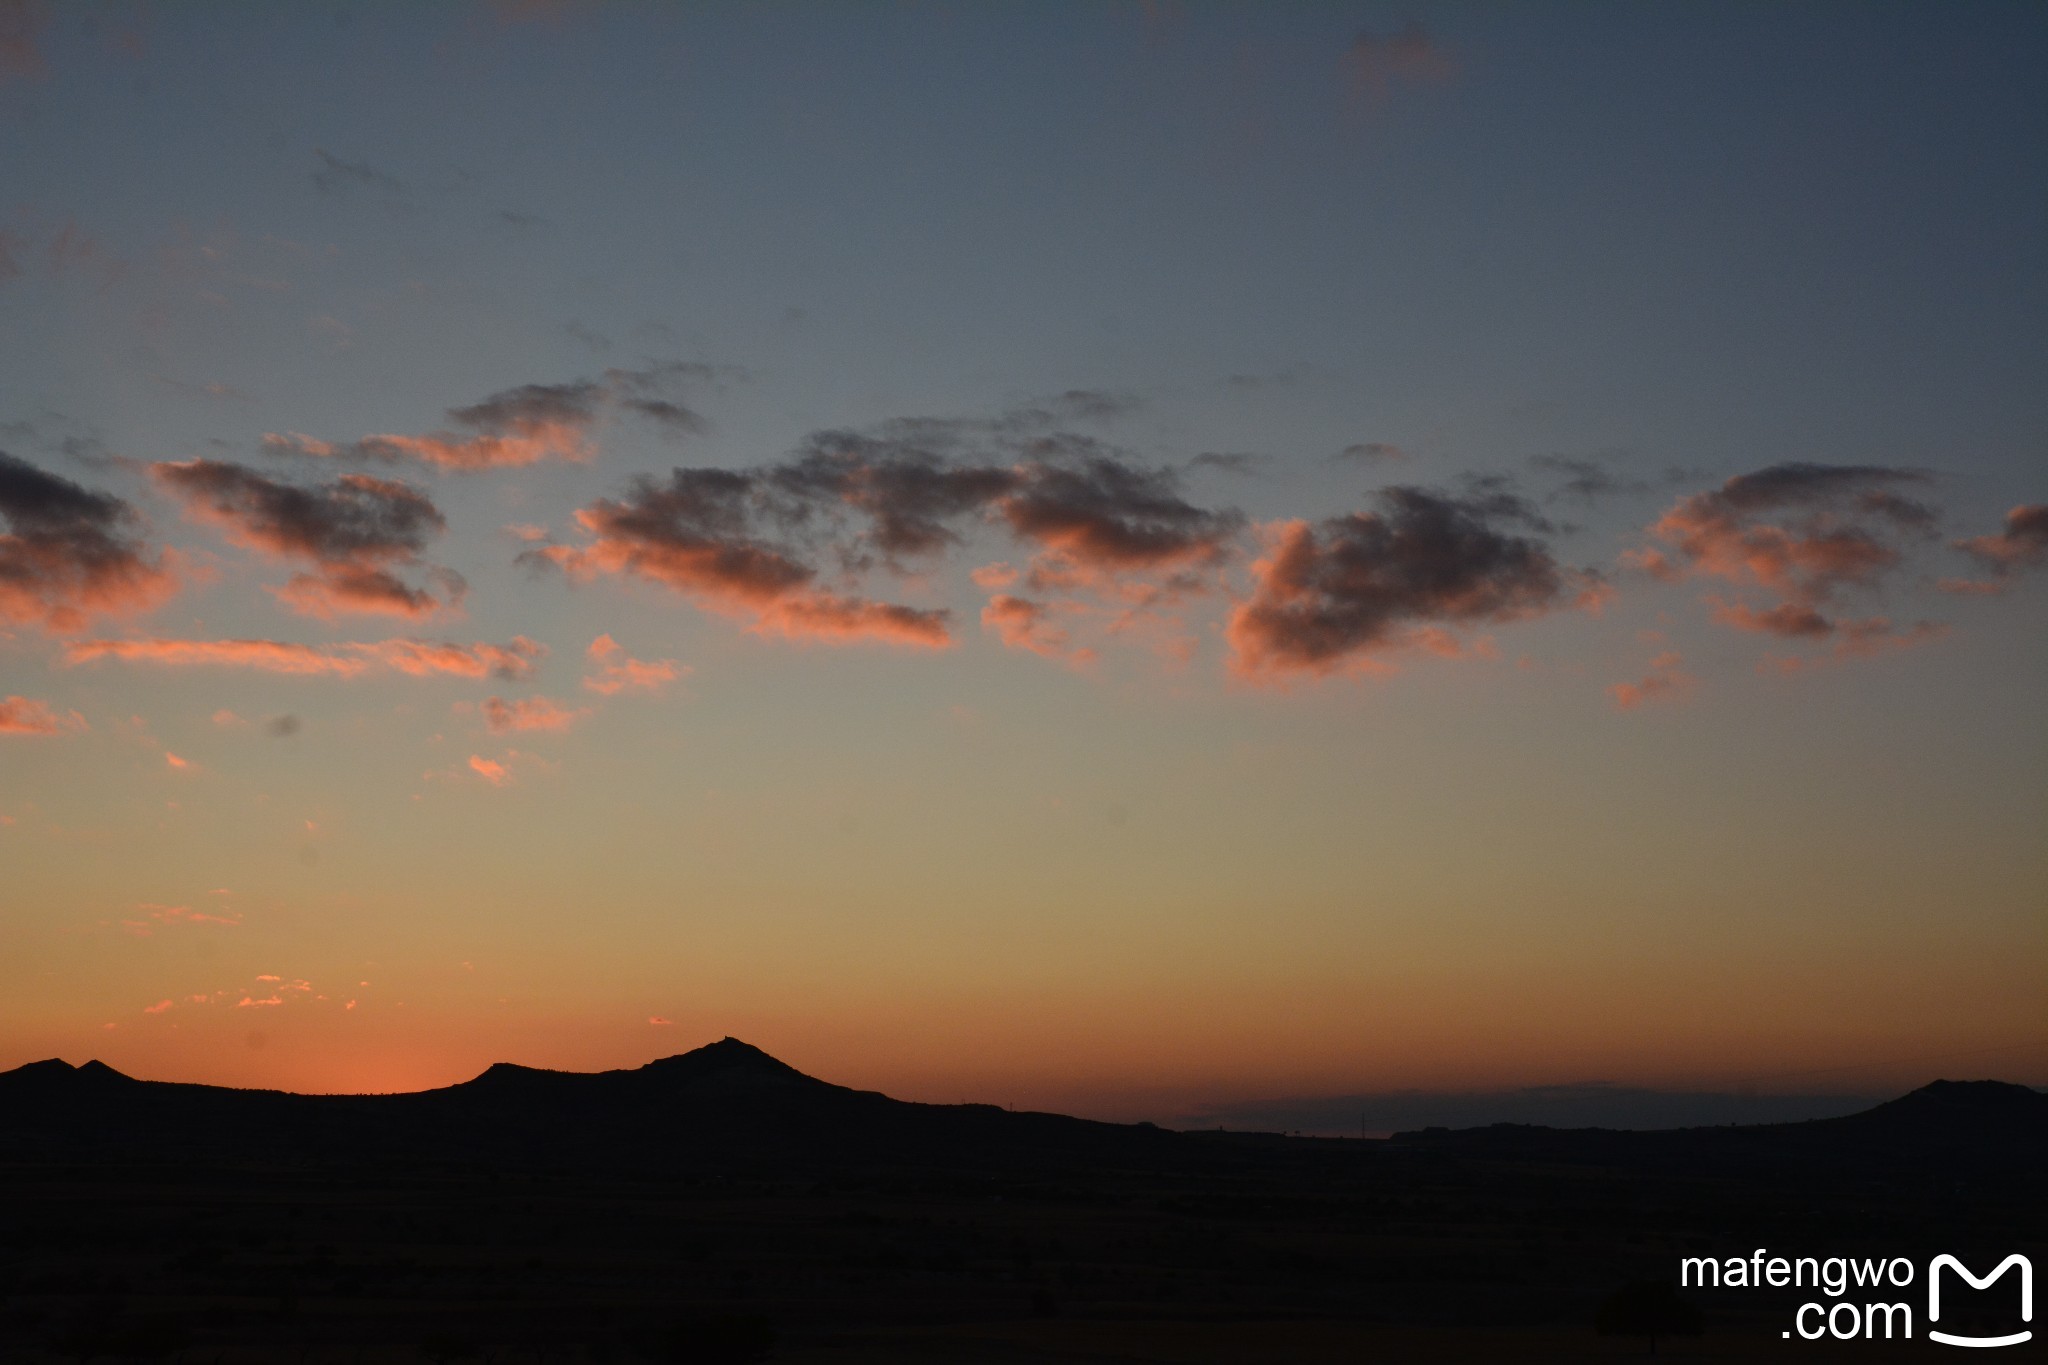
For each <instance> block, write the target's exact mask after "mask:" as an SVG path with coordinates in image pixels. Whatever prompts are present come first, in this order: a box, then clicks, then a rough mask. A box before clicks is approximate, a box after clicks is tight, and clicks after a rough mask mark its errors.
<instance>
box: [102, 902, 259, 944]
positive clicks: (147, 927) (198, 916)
mask: <svg viewBox="0 0 2048 1365" xmlns="http://www.w3.org/2000/svg"><path fill="white" fill-rule="evenodd" d="M135 908H136V910H137V911H138V912H140V913H141V915H142V918H140V919H124V920H122V921H121V927H122V928H124V929H126V930H127V931H128V932H129V933H131V934H133V935H135V936H136V937H137V938H148V937H150V936H151V935H152V934H153V933H154V932H155V931H156V930H157V929H159V928H172V929H175V928H178V927H180V926H183V925H200V926H206V925H212V926H215V927H218V928H222V929H233V928H236V927H238V926H239V925H240V924H241V923H242V921H241V917H240V916H229V915H209V914H205V913H204V912H202V911H198V910H194V909H193V908H192V907H191V906H189V905H161V904H159V903H157V902H155V901H142V902H141V903H139V904H138V905H136V907H135Z"/></svg>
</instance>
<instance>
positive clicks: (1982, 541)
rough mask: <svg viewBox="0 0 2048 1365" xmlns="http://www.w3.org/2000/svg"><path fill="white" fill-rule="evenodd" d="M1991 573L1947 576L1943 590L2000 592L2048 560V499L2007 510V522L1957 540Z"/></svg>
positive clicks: (1987, 594) (1972, 592) (1955, 591)
mask: <svg viewBox="0 0 2048 1365" xmlns="http://www.w3.org/2000/svg"><path fill="white" fill-rule="evenodd" d="M1954 544H1955V548H1956V549H1958V550H1961V551H1962V552H1963V553H1964V554H1966V555H1968V556H1969V557H1970V558H1971V559H1974V560H1975V561H1977V564H1978V567H1979V568H1980V569H1982V570H1983V571H1984V573H1985V574H1986V575H1987V576H1986V577H1984V578H1975V579H1970V578H1944V579H1942V580H1941V585H1940V586H1941V589H1942V591H1943V592H1950V593H1962V594H1968V595H1976V596H1996V595H1997V594H1999V593H2002V592H2004V591H2005V590H2006V589H2008V588H2010V587H2011V586H2012V583H2013V580H2014V579H2016V578H2017V577H2019V575H2020V574H2021V573H2023V572H2025V571H2026V570H2029V569H2037V568H2039V567H2041V565H2043V564H2048V503H2039V502H2037V503H2027V504H2023V505H2021V506H2019V507H2015V508H2013V509H2012V510H2011V511H2010V512H2007V513H2006V514H2005V525H2004V526H2003V527H2002V528H2000V529H1999V530H1997V531H1994V532H1992V533H1991V534H1989V535H1982V536H1971V537H1969V538H1968V539H1967V540H1958V541H1956V542H1954Z"/></svg>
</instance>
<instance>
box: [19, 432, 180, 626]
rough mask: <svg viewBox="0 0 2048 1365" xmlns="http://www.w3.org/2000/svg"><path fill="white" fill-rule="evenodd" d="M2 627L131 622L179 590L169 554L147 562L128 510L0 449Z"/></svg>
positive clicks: (117, 501)
mask: <svg viewBox="0 0 2048 1365" xmlns="http://www.w3.org/2000/svg"><path fill="white" fill-rule="evenodd" d="M0 520H4V521H5V523H6V526H7V531H6V533H5V534H0V622H4V621H13V622H17V623H20V624H23V625H36V626H41V627H43V628H44V629H47V630H51V631H55V632H57V633H60V634H69V633H71V632H74V631H78V630H82V629H84V628H85V626H86V624H87V623H88V622H89V621H91V620H92V618H94V617H95V616H114V617H122V616H133V615H138V614H140V613H142V612H146V611H149V610H151V609H153V608H155V607H157V606H159V605H161V604H162V603H163V602H164V601H165V599H167V598H169V597H170V596H171V595H172V594H173V593H175V592H176V591H177V590H178V586H179V580H178V575H177V572H176V568H177V561H176V559H175V557H174V556H172V555H169V554H168V553H165V552H158V553H157V554H155V555H154V556H153V557H152V555H151V554H150V552H149V550H148V549H147V547H145V546H144V545H143V543H142V542H141V540H140V539H139V538H138V537H137V536H136V534H135V529H134V528H135V524H136V518H135V515H134V513H133V511H132V510H131V509H130V508H129V506H128V504H127V503H125V502H123V501H122V500H121V499H119V498H117V497H114V496H112V495H111V494H107V493H96V492H93V491H91V490H89V489H86V488H83V487H80V486H79V485H78V484H75V483H73V482H71V481H70V480H69V479H65V478H60V477H59V476H57V475H55V474H51V473H49V472H47V471H45V470H43V469H39V468H37V467H36V466H35V465H32V464H30V463H28V462H27V461H26V460H21V459H17V458H15V457H14V456H12V455H9V454H7V453H6V452H5V451H0Z"/></svg>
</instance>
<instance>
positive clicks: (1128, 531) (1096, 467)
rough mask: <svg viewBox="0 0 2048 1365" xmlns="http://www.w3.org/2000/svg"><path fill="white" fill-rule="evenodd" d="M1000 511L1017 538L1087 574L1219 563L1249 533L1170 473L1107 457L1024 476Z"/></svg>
mask: <svg viewBox="0 0 2048 1365" xmlns="http://www.w3.org/2000/svg"><path fill="white" fill-rule="evenodd" d="M1018 474H1019V480H1018V483H1017V485H1016V486H1015V487H1014V488H1013V489H1011V490H1010V491H1008V492H1006V493H1005V494H1003V496H1002V497H1001V498H999V499H998V500H997V501H996V504H995V510H996V513H997V515H999V516H1000V517H1001V518H1002V520H1003V521H1004V522H1006V523H1007V524H1008V526H1009V528H1010V530H1011V531H1012V533H1014V534H1015V535H1016V536H1018V537H1019V538H1020V539H1022V540H1026V541H1030V542H1032V543H1033V544H1035V545H1037V546H1039V547H1040V548H1042V549H1045V550H1050V551H1054V552H1056V553H1058V554H1060V555H1062V556H1064V557H1066V558H1068V559H1070V560H1073V561H1075V562H1076V563H1077V564H1079V565H1081V566H1082V567H1084V568H1089V569H1101V570H1108V571H1115V570H1119V569H1133V568H1154V567H1163V566H1175V565H1196V564H1213V563H1216V562H1218V561H1220V560H1221V559H1222V558H1223V555H1224V553H1225V548H1226V546H1227V545H1228V543H1229V541H1230V539H1231V538H1232V537H1233V536H1235V535H1236V534H1237V533H1238V532H1239V531H1240V530H1242V529H1243V527H1244V515H1243V513H1241V512H1237V511H1234V510H1233V511H1214V510H1210V509H1208V508H1202V507H1197V506H1195V505H1194V504H1193V503H1190V502H1188V501H1187V500H1186V499H1184V498H1182V497H1181V496H1180V490H1179V478H1178V476H1177V475H1176V474H1175V473H1174V471H1173V470H1171V469H1163V468H1162V469H1147V468H1142V467H1140V466H1137V465H1133V464H1129V463H1126V462H1124V461H1121V460H1118V459H1115V458H1111V457H1108V456H1104V455H1096V454H1090V455H1088V456H1086V457H1084V458H1082V459H1079V460H1072V461H1058V462H1055V461H1039V462H1034V463H1030V464H1026V465H1024V466H1022V467H1020V468H1019V470H1018Z"/></svg>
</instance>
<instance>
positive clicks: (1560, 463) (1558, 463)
mask: <svg viewBox="0 0 2048 1365" xmlns="http://www.w3.org/2000/svg"><path fill="white" fill-rule="evenodd" d="M1529 463H1530V465H1531V466H1532V467H1534V468H1536V469H1540V470H1542V471H1543V472H1544V473H1546V474H1554V475H1558V476H1561V477H1562V478H1563V480H1564V482H1562V483H1561V484H1559V485H1558V486H1557V487H1556V488H1554V489H1553V490H1551V492H1550V493H1549V494H1548V495H1547V500H1555V499H1557V498H1566V497H1569V498H1577V499H1578V500H1579V501H1581V502H1598V501H1599V500H1600V499H1602V498H1611V497H1625V496H1629V495H1633V494H1641V493H1648V492H1650V491H1652V490H1651V485H1650V484H1649V483H1647V482H1645V481H1643V480H1642V479H1638V478H1633V477H1629V476H1626V475H1623V474H1619V473H1617V472H1616V471H1615V470H1614V468H1613V467H1612V466H1611V465H1609V464H1608V463H1607V461H1605V460H1600V459H1588V458H1585V457H1583V456H1576V455H1532V456H1530V457H1529Z"/></svg>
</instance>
